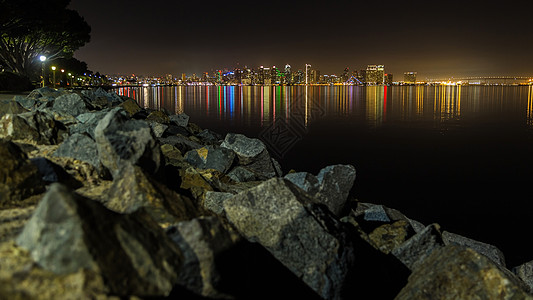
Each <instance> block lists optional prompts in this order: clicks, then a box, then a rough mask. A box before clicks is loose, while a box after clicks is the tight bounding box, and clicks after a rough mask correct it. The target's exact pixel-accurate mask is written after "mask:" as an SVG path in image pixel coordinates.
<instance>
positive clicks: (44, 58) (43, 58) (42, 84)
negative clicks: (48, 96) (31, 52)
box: [39, 55, 46, 87]
mask: <svg viewBox="0 0 533 300" xmlns="http://www.w3.org/2000/svg"><path fill="white" fill-rule="evenodd" d="M39 60H40V61H41V87H44V62H45V61H46V56H44V55H41V56H39Z"/></svg>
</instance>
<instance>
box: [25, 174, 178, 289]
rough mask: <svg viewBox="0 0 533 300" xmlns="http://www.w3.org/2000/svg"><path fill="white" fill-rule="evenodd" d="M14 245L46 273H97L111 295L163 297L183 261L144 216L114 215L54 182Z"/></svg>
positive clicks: (173, 282)
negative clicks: (104, 281)
mask: <svg viewBox="0 0 533 300" xmlns="http://www.w3.org/2000/svg"><path fill="white" fill-rule="evenodd" d="M16 242H17V244H18V245H19V246H20V247H22V248H24V249H26V250H28V251H29V253H30V255H31V257H32V258H33V259H34V260H35V262H36V263H37V264H39V265H40V266H41V267H42V268H44V269H46V270H48V271H51V272H54V273H57V274H69V273H73V272H77V271H78V270H80V269H89V270H92V271H96V272H99V273H101V274H102V276H103V277H104V278H105V280H106V283H107V286H108V287H109V289H110V292H111V293H113V294H116V295H119V296H120V295H122V296H126V295H131V294H134V295H138V296H167V295H168V294H169V293H170V291H171V290H172V287H173V286H174V285H175V284H176V283H177V277H178V275H177V274H179V269H180V266H181V263H182V261H183V259H182V256H181V252H180V250H179V249H178V248H177V247H176V245H175V244H174V243H173V242H172V241H171V240H170V239H169V238H168V237H167V236H166V234H165V233H164V232H163V231H162V229H161V228H160V227H159V226H158V225H157V224H156V223H155V222H154V221H153V220H152V219H151V218H150V217H148V215H147V214H146V213H145V212H144V211H137V212H135V213H133V214H129V215H122V214H117V213H114V212H112V211H110V210H107V209H106V208H105V207H103V206H102V205H101V204H99V203H98V202H96V201H93V200H89V199H85V198H83V197H81V196H79V195H77V194H74V193H72V192H71V191H69V190H68V189H67V188H65V187H64V186H62V185H61V184H57V183H54V184H52V185H51V186H50V188H49V190H48V192H47V193H46V194H45V196H44V197H43V199H42V200H41V202H40V203H39V205H38V206H37V208H36V209H35V212H34V213H33V216H32V217H31V219H30V220H29V221H28V223H27V224H26V226H25V227H24V229H23V231H22V233H21V234H20V235H19V236H18V237H17V240H16Z"/></svg>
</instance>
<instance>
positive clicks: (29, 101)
mask: <svg viewBox="0 0 533 300" xmlns="http://www.w3.org/2000/svg"><path fill="white" fill-rule="evenodd" d="M13 101H15V102H17V103H18V104H20V105H21V106H22V107H24V108H25V109H28V110H32V109H33V108H34V107H35V105H36V104H37V100H35V99H33V98H28V97H23V96H18V95H17V96H14V97H13Z"/></svg>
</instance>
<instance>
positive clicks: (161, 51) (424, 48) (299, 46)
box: [70, 0, 533, 78]
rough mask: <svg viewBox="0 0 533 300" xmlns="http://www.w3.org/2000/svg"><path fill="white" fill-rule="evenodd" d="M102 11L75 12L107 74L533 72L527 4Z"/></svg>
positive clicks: (136, 5) (135, 5) (91, 53)
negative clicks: (257, 69) (371, 67)
mask: <svg viewBox="0 0 533 300" xmlns="http://www.w3.org/2000/svg"><path fill="white" fill-rule="evenodd" d="M99 2H100V0H95V1H92V2H85V1H81V0H73V1H72V2H71V5H70V7H71V8H73V9H76V10H77V11H79V12H80V14H81V15H82V16H83V17H85V19H86V20H87V22H88V23H89V24H90V25H91V27H92V41H91V42H90V43H88V44H87V45H86V46H84V47H82V48H81V49H80V50H78V51H77V52H76V54H75V57H77V58H78V59H81V60H84V61H86V62H87V63H88V64H89V67H90V68H91V69H93V70H95V71H100V72H101V73H106V74H112V73H122V74H131V73H142V74H147V75H156V74H168V73H187V74H192V73H201V72H204V71H211V70H215V69H224V68H231V67H233V66H236V65H240V66H244V65H251V66H255V65H270V66H271V65H276V64H279V65H282V64H283V65H284V64H286V63H290V64H291V65H294V66H300V65H304V64H305V63H308V62H311V64H313V65H315V66H317V67H318V68H319V69H321V70H323V72H325V73H329V74H333V73H339V70H343V69H344V68H345V67H346V66H349V67H350V69H359V68H362V67H364V66H366V65H367V64H370V63H376V64H377V63H379V64H384V65H386V66H389V71H390V73H393V74H398V75H399V74H403V72H406V71H412V70H416V71H417V72H418V77H419V78H437V77H450V76H468V75H501V76H504V75H513V76H529V75H531V70H533V60H532V59H531V54H530V53H532V52H533V51H531V50H533V39H532V33H531V30H528V28H529V23H528V20H529V16H528V11H529V10H528V9H529V8H531V6H532V5H533V4H531V3H528V2H524V3H516V2H513V3H512V4H503V5H498V6H496V5H487V4H483V3H477V2H475V1H474V2H472V1H470V2H468V3H447V4H446V5H443V4H442V3H428V2H422V1H418V2H417V1H415V2H413V3H410V4H406V3H397V2H394V3H384V2H380V3H379V4H376V3H371V2H370V1H367V2H362V3H351V2H350V3H343V2H335V1H333V2H328V3H326V4H324V3H323V2H315V1H308V2H306V3H305V4H298V3H290V2H281V1H273V2H269V4H268V5H267V4H261V5H259V4H256V3H250V2H245V1H237V2H231V3H226V2H222V1H218V2H209V1H207V2H205V3H204V2H202V6H199V5H198V4H195V3H191V2H181V1H180V2H179V3H168V2H165V1H161V0H154V1H151V2H150V4H146V2H144V1H128V3H127V5H126V4H124V3H116V2H109V1H107V2H103V1H102V2H101V3H100V4H101V5H99Z"/></svg>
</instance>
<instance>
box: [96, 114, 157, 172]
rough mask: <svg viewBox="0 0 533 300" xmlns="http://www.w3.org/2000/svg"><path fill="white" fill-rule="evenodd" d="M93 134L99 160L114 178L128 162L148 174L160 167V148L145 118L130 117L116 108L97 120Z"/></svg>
mask: <svg viewBox="0 0 533 300" xmlns="http://www.w3.org/2000/svg"><path fill="white" fill-rule="evenodd" d="M94 133H95V137H96V143H97V147H98V154H99V156H100V161H101V162H102V164H103V165H104V166H105V167H106V168H107V169H109V171H110V172H111V174H112V175H113V177H114V176H115V174H116V173H117V172H119V171H120V169H121V168H122V167H123V166H124V165H125V164H134V165H138V166H140V167H142V168H143V169H144V170H145V171H147V172H148V173H149V174H154V173H156V172H157V171H158V170H159V167H160V165H161V160H162V155H161V150H160V148H159V145H158V144H157V141H156V140H155V138H154V137H153V135H152V131H151V130H150V126H149V125H148V123H146V122H145V121H141V120H131V119H128V118H127V117H126V116H125V115H124V113H123V110H122V108H120V107H117V108H114V109H113V110H111V111H110V112H109V113H107V115H106V116H105V117H104V118H103V119H102V120H100V122H98V125H97V126H96V128H95V130H94Z"/></svg>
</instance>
